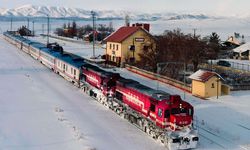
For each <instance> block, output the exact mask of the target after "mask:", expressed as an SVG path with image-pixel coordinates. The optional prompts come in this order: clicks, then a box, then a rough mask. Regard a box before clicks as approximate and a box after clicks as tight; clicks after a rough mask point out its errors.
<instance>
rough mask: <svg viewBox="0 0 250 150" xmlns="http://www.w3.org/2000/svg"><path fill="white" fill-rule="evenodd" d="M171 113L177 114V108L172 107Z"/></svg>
mask: <svg viewBox="0 0 250 150" xmlns="http://www.w3.org/2000/svg"><path fill="white" fill-rule="evenodd" d="M171 114H179V111H178V108H172V110H171Z"/></svg>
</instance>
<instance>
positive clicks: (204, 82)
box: [189, 70, 229, 98]
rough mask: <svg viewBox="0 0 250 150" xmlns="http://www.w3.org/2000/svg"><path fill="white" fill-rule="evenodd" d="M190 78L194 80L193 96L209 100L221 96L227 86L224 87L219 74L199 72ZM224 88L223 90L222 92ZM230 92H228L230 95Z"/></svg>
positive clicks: (205, 71)
mask: <svg viewBox="0 0 250 150" xmlns="http://www.w3.org/2000/svg"><path fill="white" fill-rule="evenodd" d="M189 78H190V79H191V80H192V94H193V95H195V96H198V97H202V98H209V97H213V96H217V97H218V96H221V95H222V91H228V90H229V87H228V89H226V90H225V89H224V88H225V87H227V86H222V80H224V79H223V78H222V77H221V76H220V75H219V74H218V73H216V72H211V71H207V70H198V71H197V72H195V73H194V74H192V75H191V76H189ZM222 87H223V90H222ZM228 93H229V92H226V94H228Z"/></svg>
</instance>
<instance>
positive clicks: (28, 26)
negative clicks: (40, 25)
mask: <svg viewBox="0 0 250 150" xmlns="http://www.w3.org/2000/svg"><path fill="white" fill-rule="evenodd" d="M27 21H28V25H27V28H28V29H29V28H30V19H29V18H28V20H27Z"/></svg>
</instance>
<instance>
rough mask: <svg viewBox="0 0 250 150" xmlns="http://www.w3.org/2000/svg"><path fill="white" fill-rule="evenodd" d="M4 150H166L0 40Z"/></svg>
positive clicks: (0, 119) (0, 145)
mask: <svg viewBox="0 0 250 150" xmlns="http://www.w3.org/2000/svg"><path fill="white" fill-rule="evenodd" d="M0 55H1V57H0V111H1V114H0V122H1V123H0V149H1V150H94V149H97V150H117V149H119V150H127V149H131V150H144V149H149V150H156V149H157V150H163V149H165V148H164V147H163V146H162V145H161V144H159V143H157V142H156V141H154V140H153V139H151V138H150V137H148V136H146V135H145V134H144V133H143V132H141V131H140V130H138V129H137V128H136V127H134V126H132V125H131V124H129V123H128V122H127V121H125V120H123V119H121V118H120V117H119V116H117V115H116V114H115V113H113V112H112V111H110V110H107V109H106V108H105V107H103V106H102V105H100V104H99V103H98V102H96V101H94V100H92V99H91V98H90V97H88V96H86V95H84V94H83V93H81V91H79V89H78V88H76V87H74V86H73V85H72V84H70V83H69V82H67V81H65V80H64V79H63V78H61V77H59V76H58V75H56V74H54V73H53V72H51V71H50V70H49V69H47V68H46V67H44V66H43V65H41V64H40V63H39V62H37V61H35V60H34V59H32V58H31V57H30V56H28V55H27V54H25V53H23V52H21V51H20V50H17V49H16V48H15V47H14V46H12V45H9V44H8V43H7V42H6V41H4V40H3V39H2V38H0Z"/></svg>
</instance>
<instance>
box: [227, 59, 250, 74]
mask: <svg viewBox="0 0 250 150" xmlns="http://www.w3.org/2000/svg"><path fill="white" fill-rule="evenodd" d="M230 64H231V67H232V68H234V69H239V70H243V71H248V72H250V64H244V63H239V62H232V61H230Z"/></svg>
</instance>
